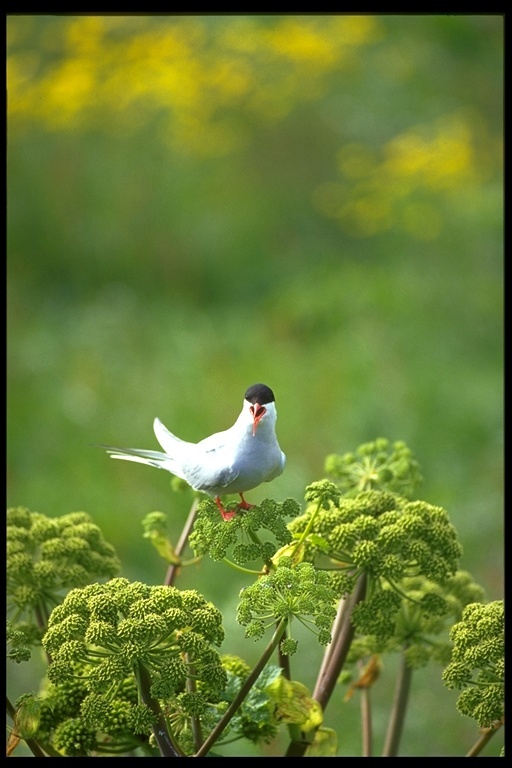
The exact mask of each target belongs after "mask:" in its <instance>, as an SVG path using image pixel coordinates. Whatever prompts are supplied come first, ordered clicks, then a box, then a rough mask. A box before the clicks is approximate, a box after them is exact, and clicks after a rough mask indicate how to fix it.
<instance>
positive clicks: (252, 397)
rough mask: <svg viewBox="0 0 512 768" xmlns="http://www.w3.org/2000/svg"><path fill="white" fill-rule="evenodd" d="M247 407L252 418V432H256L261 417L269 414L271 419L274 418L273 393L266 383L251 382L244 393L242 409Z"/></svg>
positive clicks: (266, 416)
mask: <svg viewBox="0 0 512 768" xmlns="http://www.w3.org/2000/svg"><path fill="white" fill-rule="evenodd" d="M245 409H247V411H248V412H249V414H250V416H251V418H252V434H253V435H255V434H256V430H257V429H258V426H259V424H260V423H261V421H262V419H265V418H267V419H268V417H269V416H270V415H271V416H272V418H271V421H272V422H275V419H276V404H275V397H274V393H273V392H272V390H271V389H270V387H267V385H266V384H253V385H252V387H249V389H248V390H247V392H246V393H245V400H244V410H245Z"/></svg>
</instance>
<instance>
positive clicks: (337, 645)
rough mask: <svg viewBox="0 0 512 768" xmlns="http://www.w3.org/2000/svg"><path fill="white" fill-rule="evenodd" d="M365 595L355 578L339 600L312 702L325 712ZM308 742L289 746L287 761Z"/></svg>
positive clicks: (363, 585) (363, 582)
mask: <svg viewBox="0 0 512 768" xmlns="http://www.w3.org/2000/svg"><path fill="white" fill-rule="evenodd" d="M365 594H366V574H364V573H363V574H361V576H360V577H359V578H358V580H357V582H356V585H355V587H354V590H353V591H352V594H351V595H350V597H348V598H347V599H346V600H340V602H339V605H338V614H337V616H336V619H335V620H334V624H333V630H332V640H331V642H330V643H329V645H328V647H327V648H326V650H325V653H324V658H323V661H322V665H321V667H320V671H319V673H318V677H317V681H316V685H315V689H314V691H313V698H314V699H316V701H318V702H319V704H321V706H322V710H324V711H325V708H326V707H327V704H328V703H329V699H330V698H331V694H332V692H333V690H334V687H335V685H336V682H337V680H338V677H339V674H340V672H341V669H342V667H343V664H344V663H345V659H346V658H347V653H348V651H349V649H350V645H351V643H352V638H353V637H354V631H355V630H354V626H353V624H352V621H351V617H352V612H353V610H354V608H355V607H356V605H357V604H358V603H359V602H361V601H362V600H364V597H365ZM309 744H310V742H309V741H294V740H292V741H291V742H290V745H289V747H288V750H287V752H286V757H303V756H304V753H305V752H306V749H307V748H308V746H309Z"/></svg>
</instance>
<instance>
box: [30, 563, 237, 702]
mask: <svg viewBox="0 0 512 768" xmlns="http://www.w3.org/2000/svg"><path fill="white" fill-rule="evenodd" d="M223 638H224V630H223V628H222V617H221V614H220V612H219V611H218V610H217V609H216V608H215V607H214V606H213V605H212V604H211V603H208V602H207V601H206V600H205V599H204V597H202V595H200V594H199V593H198V592H196V591H195V590H183V591H182V590H179V589H177V588H176V587H165V586H152V587H151V586H148V585H147V584H142V583H140V582H129V581H128V580H127V579H123V578H117V579H113V580H112V581H109V582H107V583H106V584H91V585H89V586H87V587H83V588H82V589H73V590H71V592H69V593H68V595H67V596H66V598H65V599H64V601H63V603H62V604H61V605H59V606H57V607H56V608H55V609H54V610H53V612H52V614H51V615H50V618H49V621H48V631H47V632H46V634H45V636H44V637H43V646H44V648H45V649H46V651H47V652H48V653H49V654H50V655H51V656H52V659H53V662H52V664H51V665H50V667H49V669H48V677H49V679H50V680H51V681H52V682H54V683H59V682H61V681H63V680H66V679H68V678H69V677H70V676H71V675H72V674H73V671H72V670H73V667H72V664H73V663H79V664H88V665H90V668H91V669H90V672H89V674H88V675H87V678H86V680H85V682H86V686H87V689H88V691H89V692H91V693H98V694H107V693H109V692H111V691H114V690H115V689H116V687H117V686H118V685H120V684H121V683H122V682H123V681H124V680H125V679H126V677H127V676H128V675H130V674H131V673H132V672H133V670H134V669H135V670H136V669H137V668H139V667H140V665H142V666H143V667H144V669H146V670H147V671H148V672H149V674H150V676H151V681H152V686H151V694H152V696H153V697H154V698H155V699H163V698H167V697H169V696H173V695H175V694H177V693H180V692H181V691H182V690H183V689H184V687H185V685H186V681H187V679H188V678H189V676H190V674H192V673H191V669H192V668H193V676H194V679H196V680H197V681H201V682H202V684H203V686H204V688H205V689H206V690H207V691H208V692H209V694H210V695H217V694H218V693H219V691H221V690H222V688H223V687H224V685H225V680H226V676H225V672H224V669H223V668H222V664H221V662H220V657H219V655H218V653H217V652H216V651H215V650H214V649H213V648H212V644H213V645H219V644H220V643H221V642H222V640H223Z"/></svg>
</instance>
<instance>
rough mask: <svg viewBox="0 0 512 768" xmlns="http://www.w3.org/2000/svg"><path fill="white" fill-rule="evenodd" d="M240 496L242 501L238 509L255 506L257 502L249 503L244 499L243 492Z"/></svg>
mask: <svg viewBox="0 0 512 768" xmlns="http://www.w3.org/2000/svg"><path fill="white" fill-rule="evenodd" d="M240 498H241V499H242V501H241V502H240V503H239V505H238V509H252V508H253V507H254V506H255V504H249V502H248V501H246V500H245V499H244V495H243V493H241V494H240Z"/></svg>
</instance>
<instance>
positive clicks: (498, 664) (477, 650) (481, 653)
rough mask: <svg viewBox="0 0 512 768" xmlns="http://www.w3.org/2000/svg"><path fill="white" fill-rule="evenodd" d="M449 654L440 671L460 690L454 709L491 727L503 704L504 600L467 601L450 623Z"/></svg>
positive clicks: (447, 683)
mask: <svg viewBox="0 0 512 768" xmlns="http://www.w3.org/2000/svg"><path fill="white" fill-rule="evenodd" d="M450 637H451V641H452V643H453V648H452V658H451V661H450V663H449V664H448V666H447V667H446V669H445V670H444V672H443V680H444V683H445V685H446V686H447V687H448V688H458V689H459V690H462V693H461V694H460V696H459V698H458V700H457V709H458V710H459V712H461V713H462V714H463V715H468V717H473V718H474V719H475V720H476V721H477V723H478V725H479V726H480V727H481V728H491V727H492V726H493V725H495V724H496V723H497V722H498V721H500V720H501V719H502V717H503V715H504V707H505V704H504V702H505V607H504V603H503V600H495V601H494V602H492V603H488V604H487V605H484V604H483V603H470V604H469V605H467V606H466V607H465V609H464V611H463V613H462V618H461V620H460V621H459V622H458V623H457V624H455V625H454V626H453V627H452V631H451V634H450Z"/></svg>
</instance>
